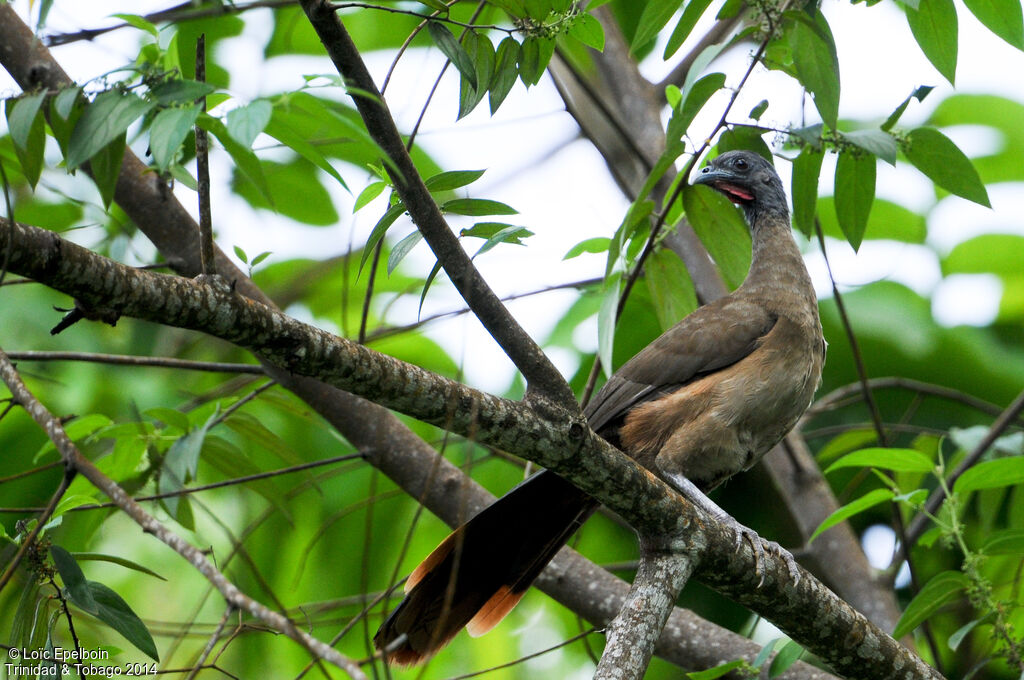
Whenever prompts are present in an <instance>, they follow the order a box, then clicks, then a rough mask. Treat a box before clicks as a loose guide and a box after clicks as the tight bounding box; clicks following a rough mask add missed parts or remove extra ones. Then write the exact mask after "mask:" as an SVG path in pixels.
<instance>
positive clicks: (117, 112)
mask: <svg viewBox="0 0 1024 680" xmlns="http://www.w3.org/2000/svg"><path fill="white" fill-rule="evenodd" d="M154 106H156V104H155V103H153V102H147V101H144V100H143V99H140V98H139V97H138V96H137V95H134V94H132V93H130V92H119V91H118V90H108V91H107V92H104V93H103V94H101V95H99V96H97V97H96V100H95V101H93V103H92V104H90V105H89V106H88V107H86V109H85V112H84V113H83V114H82V117H81V118H79V119H78V124H77V125H75V130H74V132H72V133H71V140H70V141H69V143H68V157H67V165H68V169H69V170H74V169H75V168H77V167H78V166H80V165H82V164H83V163H85V162H86V161H87V160H89V159H90V158H92V157H93V156H94V155H95V154H96V153H98V152H99V151H100V150H101V149H103V148H104V147H105V146H107V145H108V144H110V143H111V142H112V141H113V140H114V139H116V138H117V137H119V136H121V137H123V136H124V132H125V130H127V129H128V126H129V125H131V124H132V123H133V122H135V121H136V120H137V119H139V118H141V117H142V116H144V115H145V114H146V113H148V112H149V111H150V110H151V109H152V108H153V107H154Z"/></svg>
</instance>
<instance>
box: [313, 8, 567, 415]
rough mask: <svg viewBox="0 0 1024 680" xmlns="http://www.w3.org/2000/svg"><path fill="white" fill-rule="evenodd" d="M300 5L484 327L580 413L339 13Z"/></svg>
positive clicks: (548, 392) (539, 390)
mask: <svg viewBox="0 0 1024 680" xmlns="http://www.w3.org/2000/svg"><path fill="white" fill-rule="evenodd" d="M302 9H303V10H305V12H306V15H307V16H308V17H309V21H310V23H311V24H312V25H313V28H314V29H315V30H316V32H317V35H319V36H320V40H321V42H322V43H323V44H324V48H325V49H326V50H327V54H328V56H330V58H331V61H333V62H334V65H335V67H336V68H337V69H338V72H339V73H340V74H341V75H342V76H343V77H344V78H345V82H346V84H347V85H348V86H349V87H350V88H352V95H353V96H352V99H353V100H354V101H355V104H356V108H357V109H358V110H359V115H360V116H362V118H363V121H364V122H365V123H366V129H367V131H368V132H369V133H370V136H371V137H373V139H374V141H376V142H377V144H379V145H380V147H381V149H382V150H383V151H384V153H385V154H386V155H387V160H388V163H387V164H386V167H387V169H388V173H389V174H390V175H391V178H392V180H393V181H394V183H395V188H396V189H397V191H398V195H399V196H401V198H402V201H403V202H404V203H405V206H406V209H407V210H408V211H409V215H410V216H411V217H412V219H413V222H415V223H416V226H417V227H418V228H419V230H420V232H422V234H423V238H424V239H425V240H426V241H427V243H428V244H430V248H431V250H433V251H434V255H436V256H437V260H438V262H440V263H441V266H442V267H443V268H444V271H445V273H446V274H448V278H449V280H451V282H452V284H453V285H454V286H455V288H456V289H457V290H458V291H459V293H460V294H461V295H462V297H463V299H464V300H465V301H466V304H467V305H469V308H470V309H472V310H473V313H474V314H475V315H476V317H477V318H478V319H479V320H480V323H482V324H483V326H484V328H486V329H487V332H488V333H490V334H491V337H493V338H494V339H495V341H497V343H498V345H500V346H501V348H502V350H504V352H505V354H506V355H507V356H508V358H509V359H511V360H512V363H514V364H515V365H516V368H518V369H519V370H520V372H522V374H523V377H524V378H526V381H527V384H528V386H529V389H530V390H533V391H534V392H536V394H537V395H540V396H543V397H546V398H548V399H551V400H553V401H554V402H555V403H557V404H558V405H559V406H560V407H562V408H565V409H567V410H569V411H575V412H576V413H577V414H578V413H579V404H577V402H576V397H575V396H574V395H573V393H572V390H571V389H570V388H569V385H568V383H566V382H565V379H564V378H563V377H562V375H561V374H560V373H559V372H558V370H557V369H556V368H555V367H554V365H553V364H552V363H551V362H550V361H549V360H548V358H547V355H545V354H544V352H543V351H541V349H540V347H538V346H537V344H536V343H535V342H534V341H533V338H531V337H530V336H529V335H528V334H527V333H526V331H524V330H523V328H522V327H521V326H520V325H519V322H518V321H516V319H515V318H514V317H513V316H512V315H511V314H510V313H509V311H508V309H507V308H506V307H505V306H504V305H503V304H501V300H499V299H498V296H497V295H495V294H494V291H492V290H491V288H490V286H489V285H487V282H486V281H484V278H483V276H481V275H480V272H479V271H478V270H477V268H476V266H475V265H474V264H473V262H472V260H470V259H469V256H468V255H467V254H466V251H465V250H463V249H462V245H461V244H460V243H459V240H458V239H457V238H455V235H454V234H453V233H452V230H451V229H450V228H449V227H448V224H447V222H445V219H444V216H443V215H442V214H441V210H440V208H438V206H437V203H436V202H435V201H434V198H433V196H431V195H430V191H429V190H428V189H427V186H426V184H424V183H423V178H422V177H420V175H419V172H418V171H417V170H416V166H415V165H414V164H413V162H412V157H411V156H409V153H408V151H406V148H405V144H404V143H403V142H402V137H401V135H400V134H399V133H398V128H397V127H396V126H395V122H394V120H393V119H392V118H391V113H390V111H389V110H388V107H387V104H386V103H385V102H384V99H383V97H381V95H380V92H379V91H378V90H377V85H376V84H375V83H374V82H373V78H372V77H370V73H369V71H367V70H366V64H364V63H363V59H362V57H361V56H360V54H359V50H357V49H356V46H355V44H354V43H353V42H352V38H351V37H349V34H348V32H347V31H346V30H345V27H344V26H342V24H341V21H340V20H339V19H338V16H337V12H336V10H335V9H334V8H332V7H331V5H330V3H328V2H326V0H302Z"/></svg>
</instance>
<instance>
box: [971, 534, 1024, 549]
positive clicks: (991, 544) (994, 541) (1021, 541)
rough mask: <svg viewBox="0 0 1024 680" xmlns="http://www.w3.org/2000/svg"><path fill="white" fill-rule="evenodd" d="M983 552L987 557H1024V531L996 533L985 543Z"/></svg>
mask: <svg viewBox="0 0 1024 680" xmlns="http://www.w3.org/2000/svg"><path fill="white" fill-rule="evenodd" d="M981 552H983V553H984V554H986V555H1024V529H1005V530H1003V531H997V532H995V533H994V534H992V535H991V536H989V537H988V539H987V540H986V541H985V544H984V545H983V546H982V547H981Z"/></svg>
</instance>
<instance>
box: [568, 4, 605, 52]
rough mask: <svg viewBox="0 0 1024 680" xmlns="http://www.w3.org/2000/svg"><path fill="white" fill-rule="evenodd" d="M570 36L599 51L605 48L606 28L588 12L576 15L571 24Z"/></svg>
mask: <svg viewBox="0 0 1024 680" xmlns="http://www.w3.org/2000/svg"><path fill="white" fill-rule="evenodd" d="M568 33H569V37H570V38H573V39H574V40H578V41H580V42H581V43H583V44H584V45H586V46H587V47H591V48H593V49H595V50H597V51H598V52H600V51H602V50H604V29H603V28H602V27H601V22H600V21H598V20H597V19H595V18H594V17H593V16H592V15H590V14H587V13H586V12H581V13H580V14H577V15H576V18H575V19H573V21H572V23H570V24H569V31H568Z"/></svg>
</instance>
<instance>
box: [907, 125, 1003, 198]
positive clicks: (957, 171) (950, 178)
mask: <svg viewBox="0 0 1024 680" xmlns="http://www.w3.org/2000/svg"><path fill="white" fill-rule="evenodd" d="M907 141H908V142H909V144H908V146H907V148H906V149H905V151H904V153H905V154H906V156H907V159H908V160H909V161H910V162H911V163H913V164H914V167H915V168H917V169H918V170H920V171H921V172H923V173H924V174H925V175H927V176H928V178H929V179H931V180H932V181H933V182H935V183H936V184H938V185H939V186H940V187H942V188H943V189H945V190H946V191H949V192H950V193H954V194H956V195H957V196H961V197H963V198H966V199H967V200H969V201H974V202H975V203H977V204H979V205H983V206H985V207H987V208H991V207H992V204H991V203H989V199H988V191H986V189H985V185H984V184H982V183H981V178H980V177H979V176H978V171H977V170H976V169H975V168H974V165H973V164H972V163H971V161H970V160H969V159H968V158H967V156H965V155H964V152H963V151H961V150H960V149H959V148H957V146H956V144H954V143H953V142H952V141H951V140H950V139H949V138H948V137H946V136H945V135H944V134H942V133H941V132H939V131H938V130H936V129H935V128H931V127H919V128H916V129H914V130H911V131H910V134H909V135H907Z"/></svg>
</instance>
